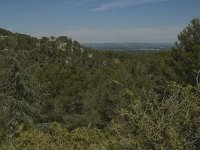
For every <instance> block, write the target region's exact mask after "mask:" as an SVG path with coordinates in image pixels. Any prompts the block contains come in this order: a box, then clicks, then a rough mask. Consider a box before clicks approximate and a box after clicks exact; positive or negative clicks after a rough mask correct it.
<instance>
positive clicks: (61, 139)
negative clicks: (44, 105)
mask: <svg viewBox="0 0 200 150" xmlns="http://www.w3.org/2000/svg"><path fill="white" fill-rule="evenodd" d="M118 146H119V145H117V139H116V138H115V137H113V136H111V135H109V134H104V133H103V132H102V131H101V130H98V129H90V128H77V129H75V130H73V131H71V132H68V131H67V130H66V129H65V128H62V127H61V126H60V125H59V124H57V123H53V124H52V125H51V127H50V130H49V132H47V133H44V132H39V131H37V130H29V131H25V132H23V133H21V134H20V135H19V137H18V138H16V139H13V140H12V141H10V142H9V143H8V144H5V145H2V147H1V148H2V149H3V150H4V149H5V150H11V149H12V150H19V149H20V150H35V149H40V150H47V149H48V150H66V149H68V150H86V149H87V150H101V149H105V150H106V149H116V148H120V147H118Z"/></svg>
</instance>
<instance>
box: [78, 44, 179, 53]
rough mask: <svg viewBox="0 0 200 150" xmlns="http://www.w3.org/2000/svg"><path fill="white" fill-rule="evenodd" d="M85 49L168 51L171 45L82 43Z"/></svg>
mask: <svg viewBox="0 0 200 150" xmlns="http://www.w3.org/2000/svg"><path fill="white" fill-rule="evenodd" d="M81 45H83V46H85V47H91V48H93V49H97V50H120V51H121V50H128V51H131V50H133V51H138V50H170V49H171V48H173V47H174V46H175V45H174V44H173V43H82V44H81Z"/></svg>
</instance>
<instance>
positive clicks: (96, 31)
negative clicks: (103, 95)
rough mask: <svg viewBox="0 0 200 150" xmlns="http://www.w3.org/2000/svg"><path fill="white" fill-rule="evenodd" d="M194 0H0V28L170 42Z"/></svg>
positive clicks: (195, 13) (194, 9) (199, 3)
mask: <svg viewBox="0 0 200 150" xmlns="http://www.w3.org/2000/svg"><path fill="white" fill-rule="evenodd" d="M199 8H200V0H0V28H5V29H8V30H11V31H13V32H20V33H26V34H30V35H32V36H37V37H41V36H51V35H55V36H59V35H66V36H70V37H72V38H73V39H75V40H78V41H79V42H89V43H94V42H95V43H104V42H106V43H108V42H114V43H115V42H116V43H119V42H148V43H160V42H162V43H174V42H175V41H176V39H177V34H178V33H179V32H180V31H181V30H182V29H183V28H184V27H185V26H187V25H188V23H189V22H190V20H191V19H192V18H194V17H200V9H199Z"/></svg>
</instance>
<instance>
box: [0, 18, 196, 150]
mask: <svg viewBox="0 0 200 150" xmlns="http://www.w3.org/2000/svg"><path fill="white" fill-rule="evenodd" d="M0 69H1V71H0V149H6V150H7V149H12V150H15V149H16V150H18V149H27V150H29V149H30V150H32V149H41V150H47V149H48V150H51V149H52V150H55V149H59V150H62V149H91V150H94V149H120V150H121V149H174V150H176V149H200V83H199V75H200V21H199V19H198V18H195V19H193V20H192V21H191V23H190V24H189V25H188V26H187V27H186V28H185V29H184V30H183V31H182V32H181V33H180V34H179V35H178V42H177V43H176V47H175V48H174V49H173V50H171V51H164V52H156V53H146V54H144V53H142V54H140V53H128V52H112V51H95V50H92V49H89V48H85V47H82V46H80V44H79V43H78V42H77V41H73V40H72V39H71V38H68V37H66V36H60V37H57V38H56V37H50V38H48V37H42V38H41V39H37V38H34V37H31V36H28V35H24V34H19V33H11V32H10V31H7V30H4V29H0Z"/></svg>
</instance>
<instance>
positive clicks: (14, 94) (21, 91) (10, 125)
mask: <svg viewBox="0 0 200 150" xmlns="http://www.w3.org/2000/svg"><path fill="white" fill-rule="evenodd" d="M17 58H18V57H17V55H16V56H15V57H14V58H13V59H12V60H11V61H12V63H11V66H10V68H9V69H7V73H6V81H5V84H4V87H3V90H1V91H3V93H4V101H5V102H6V107H7V111H6V113H5V115H4V117H3V118H2V120H1V133H2V135H3V136H4V137H13V136H15V135H16V134H17V132H18V131H17V130H18V129H17V128H18V126H20V125H22V124H23V126H24V127H28V126H31V125H33V123H34V121H35V120H36V118H37V117H38V116H40V111H39V106H40V99H41V96H40V94H39V89H40V88H39V86H38V85H37V84H36V83H35V82H33V80H32V79H31V77H30V76H29V75H28V74H27V73H26V72H25V70H23V68H22V67H21V66H20V62H19V61H18V59H17Z"/></svg>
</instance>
